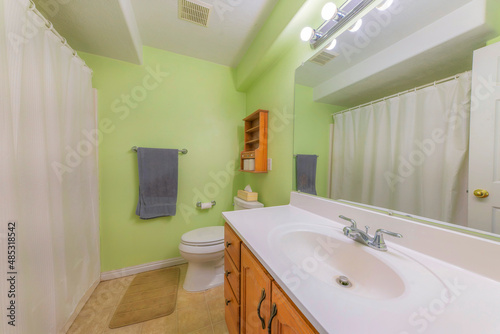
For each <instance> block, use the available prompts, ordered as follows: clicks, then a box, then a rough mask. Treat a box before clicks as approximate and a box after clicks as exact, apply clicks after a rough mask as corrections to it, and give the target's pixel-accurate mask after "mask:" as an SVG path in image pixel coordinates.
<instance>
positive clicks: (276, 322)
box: [271, 282, 317, 334]
mask: <svg viewBox="0 0 500 334" xmlns="http://www.w3.org/2000/svg"><path fill="white" fill-rule="evenodd" d="M272 291H273V294H272V298H271V300H272V302H273V307H274V306H275V307H276V315H275V316H274V318H273V321H272V323H271V328H272V329H271V333H273V334H313V333H317V331H316V330H315V329H313V327H312V325H310V324H309V323H308V322H307V321H306V320H305V318H304V317H303V316H302V314H301V313H300V311H299V310H297V309H296V307H295V305H294V304H293V303H292V301H290V300H289V299H288V297H286V295H285V294H284V292H283V291H281V289H280V288H279V287H278V285H277V284H276V283H275V282H273V286H272Z"/></svg>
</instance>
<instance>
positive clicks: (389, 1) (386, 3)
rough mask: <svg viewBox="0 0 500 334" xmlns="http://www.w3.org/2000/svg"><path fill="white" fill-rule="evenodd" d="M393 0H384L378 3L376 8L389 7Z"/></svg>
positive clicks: (383, 8)
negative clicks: (384, 0)
mask: <svg viewBox="0 0 500 334" xmlns="http://www.w3.org/2000/svg"><path fill="white" fill-rule="evenodd" d="M393 2H394V0H387V1H386V2H384V3H383V4H381V5H378V6H377V9H378V10H381V11H382V10H386V9H387V8H389V7H391V5H392V3H393Z"/></svg>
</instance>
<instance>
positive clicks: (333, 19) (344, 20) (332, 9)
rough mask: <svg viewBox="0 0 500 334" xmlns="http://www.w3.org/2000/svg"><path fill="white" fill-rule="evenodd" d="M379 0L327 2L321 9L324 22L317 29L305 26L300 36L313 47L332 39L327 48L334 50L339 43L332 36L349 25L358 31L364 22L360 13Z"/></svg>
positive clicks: (385, 5) (387, 3) (383, 6)
mask: <svg viewBox="0 0 500 334" xmlns="http://www.w3.org/2000/svg"><path fill="white" fill-rule="evenodd" d="M377 1H379V2H380V0H347V1H345V2H344V3H343V4H342V6H340V7H337V5H335V3H333V2H327V3H326V4H325V5H324V6H323V8H322V10H321V17H322V18H323V20H324V22H323V23H322V24H321V25H320V26H319V27H318V28H317V29H313V28H311V27H305V28H304V29H302V31H301V32H300V38H301V39H302V40H303V41H304V42H309V43H310V45H311V48H313V49H317V48H318V47H320V46H321V45H322V44H324V43H325V42H326V41H328V40H330V43H329V44H328V46H327V50H332V49H333V48H334V47H335V45H336V43H337V42H336V41H331V39H332V37H333V36H334V35H335V34H336V33H337V32H339V31H341V30H342V29H343V28H345V27H348V26H352V27H351V28H349V30H350V31H351V32H356V31H358V30H359V29H360V28H361V25H362V24H363V21H362V19H361V18H359V15H360V14H361V13H362V12H363V11H364V10H365V9H367V8H368V7H369V6H370V5H372V4H373V3H374V2H377ZM393 1H394V0H386V1H385V2H383V4H381V5H379V6H378V7H377V8H378V9H379V10H386V9H387V8H389V6H390V5H391V4H392V3H393ZM356 18H357V21H356V23H355V24H354V25H353V24H352V22H353V21H354V19H356Z"/></svg>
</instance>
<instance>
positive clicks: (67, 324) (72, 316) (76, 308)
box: [59, 278, 100, 334]
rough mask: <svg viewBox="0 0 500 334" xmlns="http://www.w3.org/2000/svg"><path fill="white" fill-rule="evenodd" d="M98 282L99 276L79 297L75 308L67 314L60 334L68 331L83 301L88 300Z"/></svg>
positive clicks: (83, 303)
mask: <svg viewBox="0 0 500 334" xmlns="http://www.w3.org/2000/svg"><path fill="white" fill-rule="evenodd" d="M99 283H100V280H99V278H97V279H96V280H95V282H94V283H93V284H92V285H91V286H90V288H89V289H88V290H87V292H85V294H84V295H83V297H82V299H80V301H79V302H78V304H77V305H76V307H75V310H74V311H73V313H71V315H70V316H69V318H68V321H66V324H65V325H64V327H63V328H62V330H61V331H60V332H59V333H60V334H65V333H67V332H68V331H69V329H70V327H71V325H73V322H74V321H75V319H76V317H77V316H78V314H79V313H80V311H81V310H82V308H83V306H84V305H85V303H86V302H87V301H88V300H89V298H90V296H92V293H94V290H95V288H97V285H99Z"/></svg>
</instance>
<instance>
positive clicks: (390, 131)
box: [331, 72, 471, 225]
mask: <svg viewBox="0 0 500 334" xmlns="http://www.w3.org/2000/svg"><path fill="white" fill-rule="evenodd" d="M470 90H471V73H470V72H469V73H464V74H462V75H460V76H459V77H458V78H456V79H454V80H451V81H447V82H444V83H441V84H436V85H433V86H430V87H427V88H424V89H421V90H415V91H412V92H409V93H405V94H402V95H400V96H397V97H393V98H390V99H387V100H384V101H382V102H378V103H374V104H371V105H367V106H363V107H361V108H357V109H354V110H351V111H348V112H345V113H343V114H338V115H334V117H333V118H334V139H333V159H332V160H333V161H332V179H331V180H332V181H331V189H332V198H334V199H345V200H349V201H354V202H360V203H364V204H369V205H374V206H379V207H383V208H388V209H392V210H396V211H403V212H406V213H410V214H415V215H419V216H424V217H428V218H432V219H436V220H440V221H445V222H451V223H455V224H460V225H466V224H467V221H466V220H467V193H466V191H467V167H468V147H469V110H470V99H471V92H470Z"/></svg>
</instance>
